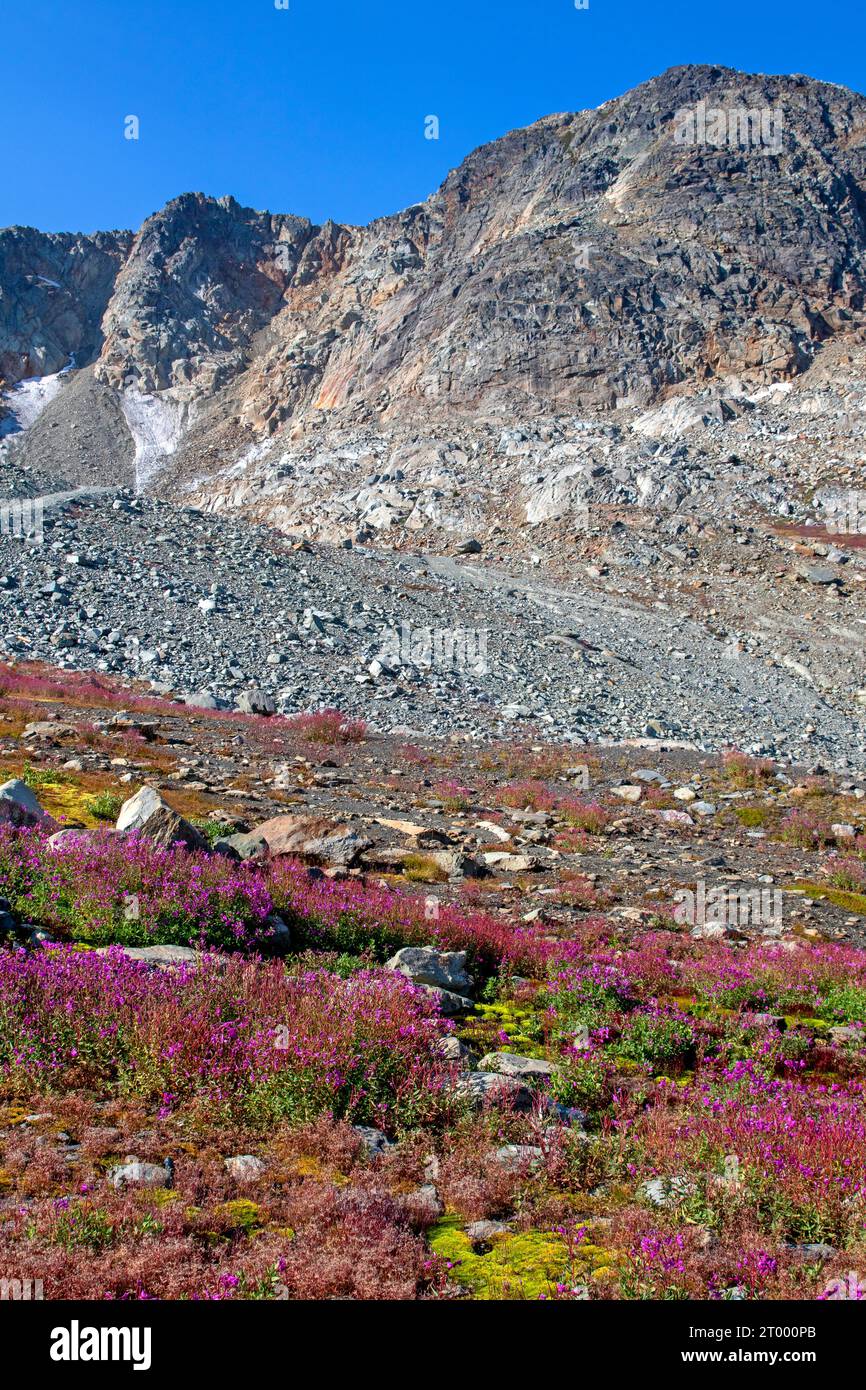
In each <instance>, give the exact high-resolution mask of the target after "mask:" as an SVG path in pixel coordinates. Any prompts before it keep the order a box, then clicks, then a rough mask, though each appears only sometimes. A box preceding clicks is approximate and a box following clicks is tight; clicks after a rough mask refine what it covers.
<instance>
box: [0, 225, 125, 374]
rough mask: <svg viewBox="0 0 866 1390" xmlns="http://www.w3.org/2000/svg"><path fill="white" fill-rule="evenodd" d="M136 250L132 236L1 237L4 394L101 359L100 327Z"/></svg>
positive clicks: (24, 232)
mask: <svg viewBox="0 0 866 1390" xmlns="http://www.w3.org/2000/svg"><path fill="white" fill-rule="evenodd" d="M131 243H132V234H131V233H130V232H99V233H97V235H96V236H75V235H67V234H62V235H49V234H46V233H44V232H37V231H34V229H33V228H32V227H9V228H6V229H5V230H2V231H0V390H5V389H7V388H8V387H10V386H15V385H17V383H18V382H19V381H22V380H24V379H27V378H32V377H41V376H49V375H52V374H53V373H55V372H60V371H62V370H63V368H64V367H67V366H69V365H70V361H72V362H74V363H75V364H76V365H78V366H79V367H81V366H84V365H86V364H87V363H88V362H89V361H91V360H92V359H93V358H94V357H95V356H96V355H97V354H98V353H99V351H100V349H101V347H102V334H101V331H100V324H101V322H102V316H103V314H104V313H105V311H106V309H107V307H108V304H109V301H110V299H111V296H112V294H113V292H114V287H115V282H116V280H117V277H118V273H119V271H120V269H121V266H122V265H123V263H124V261H125V259H126V256H127V255H128V253H129V248H130V245H131Z"/></svg>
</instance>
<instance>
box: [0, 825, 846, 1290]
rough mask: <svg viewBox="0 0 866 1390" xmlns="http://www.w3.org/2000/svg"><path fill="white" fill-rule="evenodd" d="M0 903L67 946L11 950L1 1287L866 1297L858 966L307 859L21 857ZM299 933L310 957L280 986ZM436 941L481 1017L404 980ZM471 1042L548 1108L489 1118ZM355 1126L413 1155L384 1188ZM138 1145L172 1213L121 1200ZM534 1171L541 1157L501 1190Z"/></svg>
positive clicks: (7, 953) (2, 861) (1, 1087)
mask: <svg viewBox="0 0 866 1390" xmlns="http://www.w3.org/2000/svg"><path fill="white" fill-rule="evenodd" d="M856 853H857V851H855V854H856ZM852 863H853V861H852ZM840 871H843V872H846V873H851V872H852V868H851V865H850V864H849V865H846V866H845V867H844V869H843V868H842V866H840ZM0 883H2V887H0V892H2V893H3V894H4V896H6V897H7V898H8V899H9V900H10V903H11V906H12V909H13V911H14V913H15V914H16V915H17V916H18V917H19V918H21V919H23V920H27V921H31V922H38V923H41V924H43V925H44V926H45V927H47V928H48V929H49V931H50V932H51V934H52V936H53V937H54V938H55V941H56V942H57V944H54V945H49V946H44V947H42V948H40V949H35V950H31V951H27V952H25V951H23V950H20V949H14V948H12V947H7V948H4V949H2V950H0V1132H2V1133H3V1134H4V1135H6V1136H7V1138H5V1139H4V1140H3V1146H4V1147H3V1151H2V1152H3V1159H2V1166H0V1264H2V1266H3V1268H2V1269H0V1273H2V1272H4V1270H5V1269H6V1267H7V1266H8V1268H9V1270H13V1269H14V1270H16V1271H18V1275H17V1277H25V1276H26V1272H27V1270H28V1269H29V1268H32V1269H33V1270H34V1272H35V1273H37V1274H39V1275H40V1277H41V1275H42V1272H43V1271H47V1275H48V1279H49V1284H50V1281H51V1279H52V1278H54V1277H55V1274H56V1279H57V1289H60V1288H63V1289H64V1291H65V1295H66V1296H74V1293H75V1291H76V1290H87V1291H89V1296H95V1297H184V1296H187V1297H188V1296H192V1297H207V1298H250V1297H255V1298H268V1297H275V1296H281V1295H280V1294H278V1293H276V1292H275V1290H277V1289H284V1290H288V1296H290V1297H295V1296H303V1294H304V1292H305V1291H306V1293H307V1295H308V1296H316V1297H417V1296H421V1297H443V1296H459V1295H460V1294H461V1291H462V1292H463V1293H464V1294H465V1295H467V1296H468V1295H469V1294H471V1296H473V1297H489V1296H507V1297H551V1298H554V1299H562V1298H570V1297H575V1298H576V1297H584V1296H585V1295H587V1294H588V1296H589V1297H592V1298H595V1297H598V1298H625V1299H628V1298H704V1299H717V1298H718V1299H724V1298H730V1297H738V1298H741V1297H747V1298H769V1299H773V1298H784V1297H812V1298H815V1297H823V1296H826V1288H827V1287H828V1281H832V1280H833V1279H842V1280H843V1281H844V1279H845V1278H847V1272H848V1271H849V1270H851V1269H857V1268H858V1267H859V1268H864V1266H863V1264H862V1260H863V1259H864V1257H866V1109H864V1095H863V1084H864V1075H866V1029H864V1024H866V953H864V952H862V951H858V950H855V949H854V948H851V947H847V946H836V945H830V944H826V943H817V942H811V941H807V940H802V941H797V940H791V941H786V942H766V943H760V944H753V945H748V946H744V947H738V948H736V949H732V948H731V947H729V946H726V945H724V944H719V943H715V942H711V941H699V940H695V939H693V938H692V937H691V936H690V935H687V934H685V933H683V932H682V931H679V930H676V929H673V927H671V928H670V929H659V930H657V931H651V932H647V931H646V930H645V929H639V928H637V927H634V926H632V925H631V924H628V923H623V922H613V921H611V922H608V921H606V920H605V919H604V918H603V917H602V916H599V915H588V916H585V917H583V918H582V920H581V921H580V923H579V926H578V928H577V931H575V930H574V928H573V927H572V928H571V929H569V928H567V927H566V928H562V927H559V928H555V927H554V926H552V925H551V924H545V923H544V922H543V921H542V922H534V923H529V924H525V923H521V924H516V923H515V922H513V921H512V920H510V919H508V918H507V917H505V916H501V915H497V914H491V913H482V912H475V911H467V910H465V909H464V908H461V907H460V906H459V905H449V904H446V903H444V902H443V903H441V904H440V905H439V907H438V911H437V912H436V913H435V914H433V915H432V917H431V915H430V914H429V913H428V912H427V910H426V906H427V905H426V903H425V899H424V898H423V897H421V896H413V895H410V894H408V893H401V892H397V891H395V890H393V889H390V888H386V887H384V886H382V885H378V884H373V883H364V882H363V881H361V880H356V879H344V880H331V879H328V878H326V877H324V876H323V875H321V874H317V873H316V872H315V871H310V870H308V869H306V868H304V867H303V866H301V865H300V864H298V863H296V862H293V861H290V860H276V861H272V862H268V861H265V862H247V863H245V864H235V863H231V862H229V861H227V860H225V859H221V858H220V857H219V856H215V855H205V854H197V853H188V852H187V851H186V850H185V849H183V848H180V847H176V848H174V849H171V850H161V849H157V848H155V847H153V846H152V845H150V844H148V843H147V842H146V841H144V840H141V839H136V838H135V837H127V838H122V837H118V836H113V835H110V834H104V835H99V834H96V835H90V836H88V837H84V836H76V835H67V836H64V837H63V838H62V839H61V840H60V841H58V842H57V843H56V844H55V845H54V846H51V845H49V843H48V840H47V838H46V837H45V836H44V835H43V834H41V833H40V832H39V831H15V830H8V829H4V830H2V831H0ZM275 917H279V918H280V919H281V921H282V923H283V924H285V926H287V927H288V928H289V932H290V939H291V943H292V949H291V952H290V953H289V954H288V955H287V956H285V958H279V959H270V958H268V954H269V952H270V951H271V950H272V948H273V947H274V946H275V945H276V944H278V942H277V940H276V939H275V938H276V934H277V931H278V927H277V925H276V924H275ZM282 941H283V942H284V941H285V936H284V935H283V937H282ZM168 942H175V943H180V944H190V945H193V946H195V947H197V948H198V949H199V950H200V951H201V952H202V954H201V956H200V957H199V958H198V960H197V962H196V964H194V965H189V966H188V965H182V966H175V967H172V968H171V969H168V970H162V971H160V970H155V969H153V968H151V967H149V966H146V965H143V964H141V963H138V962H135V961H133V960H130V959H129V958H128V957H127V956H126V955H124V953H123V952H122V951H120V950H118V949H116V948H115V945H116V944H117V943H119V944H126V945H128V944H141V945H147V944H154V943H168ZM413 944H425V945H435V946H438V947H440V948H442V949H446V950H465V951H466V952H467V965H468V968H469V969H470V971H471V972H472V974H473V976H474V979H475V985H476V998H477V999H478V1000H479V1001H480V1002H479V1005H478V1007H477V1008H476V1010H475V1011H474V1012H473V1013H472V1014H471V1015H470V1016H469V1017H468V1018H467V1019H465V1020H463V1021H461V1022H459V1023H451V1022H448V1021H446V1020H445V1019H443V1018H442V1017H441V1016H440V1013H439V1011H438V1006H437V1004H436V1002H435V1001H434V999H433V998H432V997H431V995H430V994H429V993H428V992H426V991H424V990H423V989H419V988H416V987H415V986H413V985H411V984H410V983H409V982H408V981H406V980H405V979H403V978H402V977H401V976H400V975H399V974H396V973H393V972H389V971H386V970H384V969H383V968H382V967H383V965H384V962H385V961H386V960H387V959H388V957H389V956H390V955H391V954H392V953H393V952H394V951H395V950H397V949H399V948H400V947H401V946H405V945H413ZM95 946H100V947H108V949H107V950H104V951H96V950H94V949H92V948H93V947H95ZM455 1030H456V1031H457V1032H458V1033H459V1034H460V1035H461V1036H462V1037H463V1039H464V1040H465V1041H467V1042H468V1043H469V1045H470V1046H471V1047H472V1048H473V1049H474V1050H475V1051H476V1055H480V1054H481V1051H498V1050H499V1051H501V1050H512V1051H519V1052H522V1053H525V1054H529V1055H531V1056H534V1057H537V1058H543V1059H545V1060H546V1061H547V1062H548V1063H549V1071H550V1076H549V1077H545V1078H543V1079H541V1080H539V1081H538V1082H536V1083H532V1084H534V1086H535V1099H534V1104H533V1106H532V1107H531V1108H530V1109H528V1110H511V1109H509V1108H508V1106H506V1105H502V1104H497V1105H491V1106H488V1107H485V1108H483V1109H482V1110H481V1111H480V1112H472V1111H471V1110H470V1109H469V1107H468V1105H467V1103H466V1102H465V1100H463V1099H461V1093H460V1087H459V1086H458V1085H457V1084H456V1083H457V1081H458V1079H459V1074H460V1073H459V1070H458V1066H459V1064H458V1063H457V1062H456V1061H450V1060H447V1058H446V1055H445V1052H446V1050H445V1049H443V1040H444V1039H445V1038H447V1037H448V1036H449V1035H450V1034H452V1033H453V1032H454V1031H455ZM41 1114H47V1115H49V1116H53V1115H57V1114H62V1115H64V1116H66V1118H65V1119H64V1122H63V1126H62V1128H63V1129H64V1132H71V1133H72V1134H73V1137H74V1138H75V1139H76V1142H78V1141H79V1136H80V1145H79V1151H78V1152H79V1157H78V1161H77V1162H76V1165H75V1169H74V1177H73V1178H72V1179H71V1178H70V1168H69V1166H68V1165H67V1164H65V1163H64V1162H62V1161H61V1159H60V1158H57V1157H56V1155H55V1156H54V1157H52V1155H53V1154H55V1150H54V1149H53V1148H52V1147H51V1145H48V1144H42V1145H41V1146H40V1145H37V1144H35V1141H34V1140H33V1139H32V1138H28V1135H29V1134H30V1133H31V1127H32V1124H35V1123H36V1122H37V1121H38V1119H39V1116H40V1115H41ZM34 1116H35V1118H34ZM52 1123H55V1124H56V1122H54V1121H52ZM353 1124H358V1125H370V1126H374V1127H375V1128H377V1129H380V1130H382V1131H383V1132H384V1134H385V1135H386V1136H388V1137H389V1138H391V1139H399V1141H400V1142H399V1144H398V1145H396V1146H395V1147H394V1149H393V1150H389V1151H388V1152H387V1153H385V1154H384V1155H383V1156H382V1157H380V1158H378V1159H376V1160H375V1162H373V1161H372V1160H369V1159H367V1158H366V1157H365V1155H364V1153H363V1151H362V1146H361V1144H360V1141H359V1139H358V1136H357V1134H356V1133H355V1132H354V1131H352V1130H351V1128H350V1126H351V1125H353ZM16 1126H20V1129H16ZM142 1133H145V1134H150V1135H152V1136H154V1137H153V1138H152V1140H147V1141H146V1144H147V1146H148V1153H147V1154H146V1157H148V1158H149V1159H156V1160H157V1161H161V1158H162V1156H163V1151H165V1152H167V1151H169V1150H170V1151H172V1152H174V1153H175V1154H176V1155H177V1165H176V1166H177V1171H178V1179H177V1182H178V1187H177V1190H176V1191H175V1190H171V1191H165V1192H162V1193H160V1192H157V1193H150V1194H148V1193H146V1192H138V1193H124V1192H114V1191H113V1189H109V1187H108V1185H107V1184H106V1181H105V1173H106V1169H107V1167H108V1166H110V1164H111V1163H112V1162H118V1161H122V1159H123V1156H124V1154H125V1153H126V1152H127V1151H128V1150H129V1149H130V1147H131V1139H130V1135H131V1134H138V1135H140V1134H142ZM8 1136H11V1137H8ZM144 1143H145V1141H140V1140H136V1146H137V1147H138V1148H139V1150H140V1149H141V1147H142V1144H144ZM511 1144H516V1145H526V1146H528V1148H527V1149H526V1152H527V1154H529V1155H531V1156H532V1157H531V1158H528V1159H527V1161H526V1162H525V1163H523V1162H518V1163H517V1164H509V1165H508V1166H506V1167H502V1166H500V1165H498V1164H496V1163H495V1162H493V1161H492V1160H491V1158H490V1154H491V1152H495V1151H496V1150H497V1149H499V1148H500V1147H501V1146H503V1145H511ZM241 1145H242V1146H243V1147H239V1146H241ZM245 1152H253V1153H259V1152H263V1153H264V1154H265V1155H266V1156H267V1159H268V1163H267V1165H266V1168H265V1171H264V1175H263V1176H261V1177H258V1178H255V1179H254V1180H252V1181H251V1182H250V1185H249V1186H248V1187H245V1188H244V1190H243V1192H242V1193H241V1194H240V1195H239V1194H238V1190H237V1187H236V1186H234V1187H233V1186H232V1185H231V1184H230V1183H229V1180H228V1178H227V1177H226V1174H225V1171H224V1168H223V1165H222V1158H221V1157H220V1155H221V1154H228V1153H245ZM140 1156H145V1155H140ZM431 1157H432V1159H435V1163H436V1164H437V1165H438V1167H437V1173H438V1176H437V1177H436V1180H435V1181H436V1192H437V1194H438V1198H441V1200H442V1202H443V1203H444V1204H445V1208H446V1210H445V1215H444V1216H443V1215H442V1213H441V1209H438V1208H437V1206H436V1203H431V1199H430V1198H429V1197H428V1196H426V1195H425V1193H426V1192H427V1190H428V1188H427V1186H426V1184H428V1181H429V1180H428V1178H427V1177H425V1174H426V1173H428V1171H429V1166H430V1163H431ZM10 1186H11V1187H12V1188H14V1190H15V1193H16V1200H15V1201H14V1202H12V1203H10V1202H9V1201H8V1200H7V1199H6V1197H5V1195H4V1194H5V1193H6V1191H7V1189H8V1188H9V1187H10ZM438 1198H437V1200H438ZM487 1218H490V1219H493V1220H502V1219H505V1220H507V1221H508V1222H509V1223H510V1226H509V1232H508V1233H507V1234H505V1235H503V1236H502V1237H501V1239H500V1238H499V1237H497V1238H496V1242H495V1244H494V1253H495V1259H492V1260H491V1259H490V1258H489V1256H487V1255H483V1254H482V1255H479V1254H478V1253H477V1251H475V1250H473V1247H472V1245H471V1242H470V1241H469V1240H468V1238H467V1237H466V1236H465V1235H464V1234H463V1231H462V1225H463V1223H465V1222H468V1221H475V1220H481V1219H487ZM577 1233H579V1234H577ZM166 1250H168V1251H170V1252H171V1258H170V1259H169V1260H168V1262H166V1260H165V1259H162V1258H161V1257H160V1256H161V1254H162V1252H164V1251H166ZM119 1252H122V1258H121V1257H120V1255H119ZM485 1260H487V1261H488V1263H485ZM858 1260H859V1261H860V1262H861V1263H860V1264H859V1265H858ZM61 1270H62V1271H63V1273H62V1277H61ZM461 1271H462V1272H461ZM51 1287H53V1286H51ZM491 1290H495V1291H496V1292H495V1293H494V1294H491ZM49 1296H58V1294H57V1292H56V1291H55V1292H54V1293H50V1294H49Z"/></svg>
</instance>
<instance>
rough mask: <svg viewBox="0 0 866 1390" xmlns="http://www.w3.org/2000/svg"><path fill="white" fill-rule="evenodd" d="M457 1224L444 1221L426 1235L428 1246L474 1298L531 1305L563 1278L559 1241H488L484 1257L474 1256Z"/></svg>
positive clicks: (524, 1236)
mask: <svg viewBox="0 0 866 1390" xmlns="http://www.w3.org/2000/svg"><path fill="white" fill-rule="evenodd" d="M462 1224H463V1222H462V1218H461V1217H459V1216H446V1217H444V1218H443V1220H442V1221H439V1222H438V1223H437V1224H436V1225H435V1226H434V1227H433V1228H432V1230H431V1231H430V1235H429V1239H430V1246H431V1249H432V1250H433V1252H434V1253H435V1254H436V1255H439V1256H441V1258H442V1259H444V1260H447V1261H448V1262H449V1264H451V1265H452V1266H453V1268H452V1269H451V1271H450V1274H451V1278H452V1279H453V1280H454V1281H455V1282H456V1283H458V1284H462V1285H463V1287H464V1288H465V1289H467V1290H468V1291H469V1292H470V1293H471V1294H472V1296H473V1297H474V1298H478V1299H483V1300H489V1299H511V1298H518V1299H519V1298H528V1299H537V1298H540V1297H541V1296H542V1295H543V1294H549V1293H550V1291H551V1288H552V1287H553V1286H554V1285H556V1284H557V1283H560V1282H561V1281H562V1279H563V1278H564V1277H565V1275H566V1273H567V1270H568V1247H567V1245H566V1243H565V1241H564V1240H563V1239H562V1237H561V1236H557V1235H553V1234H551V1233H550V1232H546V1231H522V1232H519V1233H516V1234H514V1235H501V1236H494V1237H493V1239H492V1240H491V1241H490V1245H491V1249H490V1250H489V1251H488V1253H487V1254H486V1255H476V1253H475V1251H474V1250H473V1248H472V1242H471V1241H470V1239H469V1237H468V1236H467V1235H466V1234H465V1233H464V1232H463V1230H461V1226H462Z"/></svg>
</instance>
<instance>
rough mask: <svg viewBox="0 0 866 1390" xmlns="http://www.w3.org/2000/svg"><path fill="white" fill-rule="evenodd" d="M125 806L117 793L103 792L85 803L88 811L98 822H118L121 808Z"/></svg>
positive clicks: (89, 798)
mask: <svg viewBox="0 0 866 1390" xmlns="http://www.w3.org/2000/svg"><path fill="white" fill-rule="evenodd" d="M122 805H123V798H122V797H120V796H118V795H117V792H110V791H103V792H99V793H97V795H96V796H91V797H88V799H87V801H86V802H85V806H86V808H87V810H88V811H89V812H90V814H91V815H92V816H95V817H96V819H97V820H104V821H116V820H117V817H118V816H119V815H120V808H121V806H122Z"/></svg>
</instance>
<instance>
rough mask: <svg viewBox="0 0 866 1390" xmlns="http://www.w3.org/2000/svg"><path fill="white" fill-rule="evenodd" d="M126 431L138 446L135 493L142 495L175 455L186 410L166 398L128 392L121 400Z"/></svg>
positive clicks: (181, 433) (132, 390) (131, 390)
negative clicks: (165, 461)
mask: <svg viewBox="0 0 866 1390" xmlns="http://www.w3.org/2000/svg"><path fill="white" fill-rule="evenodd" d="M120 408H121V410H122V411H123V415H124V419H125V420H126V424H127V428H128V429H129V432H130V434H131V435H132V438H133V442H134V444H135V459H134V467H135V490H136V492H141V491H142V489H143V488H144V486H145V484H146V483H148V482H150V480H151V478H153V477H154V476H155V475H156V474H157V473H158V472H159V471H160V469H161V467H162V465H163V462H164V460H165V459H167V458H169V457H170V456H171V455H172V454H173V453H175V452H176V450H177V447H178V445H179V444H180V441H181V437H182V435H183V429H184V425H185V423H186V416H187V409H186V407H185V406H184V405H181V404H180V402H178V401H174V400H171V399H170V397H168V395H167V394H165V393H164V394H162V395H159V396H156V395H142V394H141V393H140V392H139V391H136V390H135V389H134V388H128V389H127V390H126V391H124V392H123V394H122V395H121V397H120Z"/></svg>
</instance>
